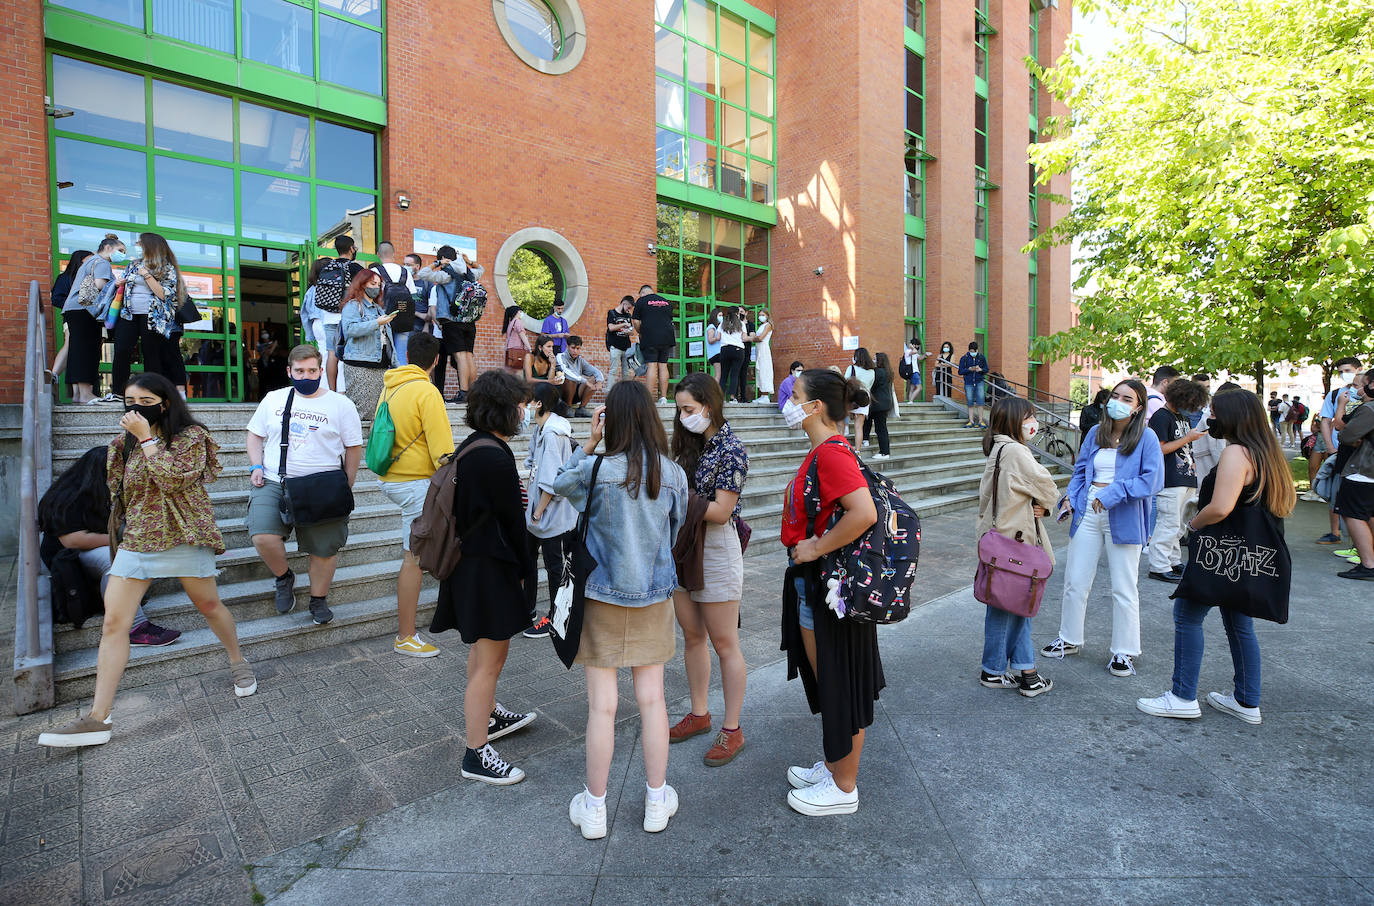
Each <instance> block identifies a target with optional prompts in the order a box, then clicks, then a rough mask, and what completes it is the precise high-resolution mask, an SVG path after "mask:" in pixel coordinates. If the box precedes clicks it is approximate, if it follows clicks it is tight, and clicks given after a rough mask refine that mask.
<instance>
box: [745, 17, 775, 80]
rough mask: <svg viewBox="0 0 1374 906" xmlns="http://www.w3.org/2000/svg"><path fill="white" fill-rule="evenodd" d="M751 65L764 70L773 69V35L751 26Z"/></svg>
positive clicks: (770, 70) (769, 70)
mask: <svg viewBox="0 0 1374 906" xmlns="http://www.w3.org/2000/svg"><path fill="white" fill-rule="evenodd" d="M749 65H750V66H753V67H754V68H755V69H762V70H763V71H764V72H768V73H771V72H772V71H773V36H772V35H770V34H768V33H767V32H764V31H760V30H759V29H758V27H757V26H753V25H751V26H749Z"/></svg>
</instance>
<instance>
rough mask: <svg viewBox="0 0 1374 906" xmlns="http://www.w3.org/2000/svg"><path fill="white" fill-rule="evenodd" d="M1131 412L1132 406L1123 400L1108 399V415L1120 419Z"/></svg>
mask: <svg viewBox="0 0 1374 906" xmlns="http://www.w3.org/2000/svg"><path fill="white" fill-rule="evenodd" d="M1130 414H1131V407H1130V405H1129V404H1128V403H1123V402H1122V401H1121V400H1115V399H1113V400H1107V417H1108V418H1113V419H1118V418H1126V417H1128V416H1129V415H1130Z"/></svg>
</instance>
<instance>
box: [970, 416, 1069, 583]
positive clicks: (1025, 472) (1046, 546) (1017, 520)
mask: <svg viewBox="0 0 1374 906" xmlns="http://www.w3.org/2000/svg"><path fill="white" fill-rule="evenodd" d="M998 450H1001V451H1002V475H1001V482H1000V487H999V488H998V491H997V495H998V497H997V522H996V528H997V530H998V531H999V532H1001V533H1002V534H1004V535H1006V536H1008V537H1010V538H1014V537H1016V533H1017V532H1020V533H1021V539H1022V540H1023V541H1026V542H1028V543H1030V544H1035V543H1036V538H1035V517H1034V516H1033V515H1032V514H1031V505H1032V504H1034V503H1038V504H1040V505H1041V506H1043V507H1044V508H1045V509H1047V510H1049V511H1050V513H1051V514H1053V513H1054V507H1055V504H1056V503H1058V501H1059V498H1060V496H1061V493H1060V490H1059V486H1058V485H1056V484H1055V483H1054V479H1053V478H1052V477H1050V473H1049V470H1048V469H1046V468H1045V467H1044V466H1042V465H1041V464H1040V462H1039V460H1037V459H1036V458H1035V454H1034V453H1032V452H1031V451H1030V448H1029V447H1027V446H1026V445H1025V444H1022V443H1018V442H1016V441H1014V440H1012V439H1011V438H1010V437H1007V436H1006V435H1005V434H998V435H996V436H995V437H993V439H992V453H991V454H990V455H989V456H988V464H987V467H986V468H985V469H984V470H983V479H982V481H980V482H979V483H978V529H977V532H978V537H979V538H981V537H983V533H984V532H986V531H988V530H989V529H991V528H993V527H994V524H993V512H992V476H993V473H994V471H995V470H994V464H995V463H996V462H997V451H998ZM1039 546H1040V547H1041V548H1042V549H1043V550H1044V551H1045V553H1047V554H1049V555H1050V562H1051V563H1053V562H1054V549H1053V548H1052V547H1050V537H1049V533H1048V532H1047V531H1045V530H1044V528H1043V527H1042V528H1041V531H1040V543H1039Z"/></svg>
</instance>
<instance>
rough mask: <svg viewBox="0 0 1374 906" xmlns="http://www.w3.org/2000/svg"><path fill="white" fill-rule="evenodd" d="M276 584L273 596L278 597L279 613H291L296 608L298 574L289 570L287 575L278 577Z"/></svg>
mask: <svg viewBox="0 0 1374 906" xmlns="http://www.w3.org/2000/svg"><path fill="white" fill-rule="evenodd" d="M275 582H276V589H275V591H274V592H273V594H274V595H275V596H276V604H277V613H290V612H291V610H292V608H294V607H295V606H296V574H295V573H293V572H292V571H291V570H289V569H288V570H287V571H286V575H284V576H278V577H277V578H276V580H275Z"/></svg>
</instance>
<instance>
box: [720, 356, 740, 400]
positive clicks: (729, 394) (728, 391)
mask: <svg viewBox="0 0 1374 906" xmlns="http://www.w3.org/2000/svg"><path fill="white" fill-rule="evenodd" d="M745 361H746V359H745V355H744V349H743V348H741V347H739V346H722V347H720V389H721V390H722V391H724V393H725V398H726V399H727V400H730V399H739V398H740V397H742V396H743V395H744V363H745Z"/></svg>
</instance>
